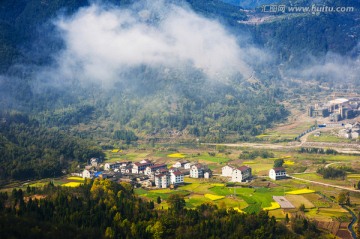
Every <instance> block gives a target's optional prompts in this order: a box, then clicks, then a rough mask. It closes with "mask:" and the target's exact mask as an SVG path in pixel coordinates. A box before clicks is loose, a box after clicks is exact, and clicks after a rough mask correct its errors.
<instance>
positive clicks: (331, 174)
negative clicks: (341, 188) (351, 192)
mask: <svg viewBox="0 0 360 239" xmlns="http://www.w3.org/2000/svg"><path fill="white" fill-rule="evenodd" d="M316 172H317V173H318V174H321V175H322V176H323V178H329V179H337V178H340V179H344V178H345V176H346V172H345V171H344V170H342V169H337V168H333V167H327V168H325V167H322V168H319V169H317V170H316Z"/></svg>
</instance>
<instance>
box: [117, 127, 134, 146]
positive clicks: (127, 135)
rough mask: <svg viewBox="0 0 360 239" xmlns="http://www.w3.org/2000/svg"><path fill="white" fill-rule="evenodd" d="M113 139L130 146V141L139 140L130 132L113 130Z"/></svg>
mask: <svg viewBox="0 0 360 239" xmlns="http://www.w3.org/2000/svg"><path fill="white" fill-rule="evenodd" d="M114 139H118V140H123V141H125V143H126V144H130V143H131V142H132V141H137V140H138V139H139V138H138V137H137V136H136V135H135V133H134V132H133V131H131V130H124V129H121V130H115V132H114Z"/></svg>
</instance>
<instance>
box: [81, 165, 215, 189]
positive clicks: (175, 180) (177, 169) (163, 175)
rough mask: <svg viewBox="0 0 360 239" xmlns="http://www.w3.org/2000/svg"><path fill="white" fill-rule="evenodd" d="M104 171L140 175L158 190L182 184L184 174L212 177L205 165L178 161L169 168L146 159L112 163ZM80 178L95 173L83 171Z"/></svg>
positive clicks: (94, 175) (194, 176) (90, 176)
mask: <svg viewBox="0 0 360 239" xmlns="http://www.w3.org/2000/svg"><path fill="white" fill-rule="evenodd" d="M104 170H105V171H106V173H108V172H116V173H121V174H126V175H133V176H136V175H138V176H140V175H142V176H144V178H146V179H148V180H149V181H150V184H155V186H156V187H158V188H167V187H170V185H174V186H176V185H178V184H183V183H184V176H185V174H189V175H190V177H193V178H210V177H211V176H212V172H211V170H210V169H209V168H208V167H207V165H204V164H198V163H190V162H189V161H178V162H176V163H175V164H174V165H172V167H170V168H168V166H167V165H166V164H157V163H154V162H152V161H150V160H148V159H144V160H142V161H140V162H135V163H132V162H131V161H123V162H113V163H105V164H104ZM106 173H103V172H101V174H102V175H106ZM98 174H99V172H98ZM82 177H83V178H93V177H96V173H95V172H92V171H91V170H89V169H85V170H84V171H83V172H82Z"/></svg>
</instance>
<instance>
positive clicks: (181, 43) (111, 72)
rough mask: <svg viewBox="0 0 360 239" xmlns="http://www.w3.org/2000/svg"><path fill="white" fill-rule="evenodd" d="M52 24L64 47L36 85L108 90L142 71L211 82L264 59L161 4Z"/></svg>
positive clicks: (215, 26) (201, 20) (86, 11)
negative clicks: (199, 76) (54, 82)
mask: <svg viewBox="0 0 360 239" xmlns="http://www.w3.org/2000/svg"><path fill="white" fill-rule="evenodd" d="M55 24H56V26H57V28H58V30H59V31H60V35H61V37H62V39H63V42H64V45H65V48H64V49H63V50H62V51H61V52H59V53H58V54H57V55H56V56H55V62H56V64H55V66H52V67H50V68H47V69H45V70H42V71H41V73H40V74H39V75H38V77H39V78H40V80H41V79H53V78H54V77H57V79H58V80H60V81H71V80H74V79H76V80H81V81H85V82H101V83H102V84H105V85H106V84H107V85H111V84H112V83H114V82H116V81H119V80H121V76H122V75H124V74H125V75H126V72H128V71H129V69H130V70H131V69H135V68H137V67H141V66H147V67H153V68H158V67H163V68H167V69H177V70H179V69H182V70H185V71H187V70H191V69H195V70H199V71H201V72H203V73H204V74H205V76H206V77H207V78H208V79H216V80H223V79H226V78H227V77H230V76H232V75H234V74H240V75H242V76H243V77H245V78H246V77H248V76H250V75H251V72H252V68H251V66H250V64H251V63H252V62H255V61H256V60H254V59H256V58H257V59H259V58H262V55H263V53H262V52H261V51H260V50H258V49H256V48H254V47H243V48H242V47H240V46H239V42H238V40H237V38H236V37H235V36H234V35H232V34H230V33H229V32H228V31H227V30H226V28H225V27H224V26H223V25H221V24H220V23H219V22H217V21H216V20H212V19H208V18H205V17H203V16H200V15H198V14H196V13H195V12H194V11H192V10H191V9H190V8H189V7H187V6H186V5H175V4H171V3H165V2H163V1H161V0H155V1H140V2H139V3H137V4H135V5H132V6H131V7H128V8H126V9H125V8H117V7H103V6H101V5H98V4H94V5H91V6H90V7H87V8H83V9H80V10H79V11H78V12H77V13H76V14H74V15H73V16H71V17H62V18H60V19H58V20H57V21H56V22H55Z"/></svg>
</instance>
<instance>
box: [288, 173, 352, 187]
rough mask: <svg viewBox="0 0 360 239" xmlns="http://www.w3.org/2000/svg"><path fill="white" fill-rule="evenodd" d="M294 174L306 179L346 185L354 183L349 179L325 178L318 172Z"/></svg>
mask: <svg viewBox="0 0 360 239" xmlns="http://www.w3.org/2000/svg"><path fill="white" fill-rule="evenodd" d="M294 176H295V177H297V178H303V179H306V180H312V181H317V182H322V183H328V184H333V185H338V186H345V187H350V186H353V184H352V183H351V182H349V181H348V180H341V179H324V178H323V177H322V176H321V175H320V174H317V173H305V174H296V175H294Z"/></svg>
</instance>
